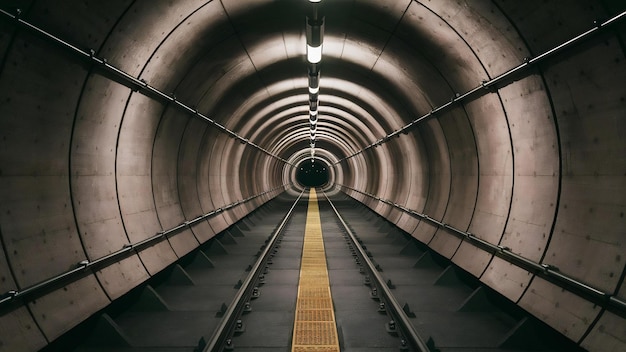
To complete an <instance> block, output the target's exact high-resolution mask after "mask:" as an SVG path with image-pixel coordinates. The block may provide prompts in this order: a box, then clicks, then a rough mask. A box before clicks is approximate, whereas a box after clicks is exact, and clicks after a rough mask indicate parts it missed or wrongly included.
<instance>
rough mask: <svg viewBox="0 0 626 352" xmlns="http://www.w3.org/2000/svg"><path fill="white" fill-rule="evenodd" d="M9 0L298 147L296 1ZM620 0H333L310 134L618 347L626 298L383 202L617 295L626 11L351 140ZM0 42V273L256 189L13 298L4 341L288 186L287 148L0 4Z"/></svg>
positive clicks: (115, 290)
mask: <svg viewBox="0 0 626 352" xmlns="http://www.w3.org/2000/svg"><path fill="white" fill-rule="evenodd" d="M19 6H20V7H21V8H22V9H23V15H22V17H23V18H24V19H25V20H27V21H29V22H31V23H33V24H35V25H37V26H39V27H41V28H42V29H45V30H46V31H48V32H50V33H53V34H54V35H56V36H58V37H60V38H63V39H64V40H67V41H68V42H69V43H72V44H73V45H76V46H77V47H79V48H82V49H85V50H88V49H89V48H94V50H95V55H96V56H98V57H102V58H106V59H107V61H108V62H109V63H110V64H112V65H114V66H115V67H118V68H119V69H121V70H123V71H125V72H127V73H128V74H130V75H132V76H134V77H137V78H140V79H144V80H145V81H146V82H148V84H149V85H150V86H152V87H156V88H158V89H159V90H161V91H162V92H165V93H167V94H170V93H174V94H175V95H176V99H178V100H180V101H182V102H185V103H186V104H189V105H191V106H194V107H196V108H197V109H198V111H199V112H201V113H203V114H205V115H206V116H209V117H211V118H212V119H214V120H215V121H216V122H218V123H219V124H221V125H223V126H225V127H226V128H228V129H230V130H232V131H235V132H236V133H238V134H239V135H240V136H242V137H244V138H246V139H249V140H250V141H251V142H254V143H256V144H257V145H259V146H260V147H262V148H264V149H265V150H268V151H270V152H271V153H273V154H275V155H277V156H279V157H280V158H283V159H285V160H290V161H297V160H299V158H300V157H301V156H302V155H303V154H302V153H301V152H302V151H303V150H306V148H307V147H308V139H307V138H308V137H307V136H308V102H307V100H308V97H307V94H306V85H307V82H306V63H305V61H304V58H303V56H304V43H305V40H304V28H303V27H304V20H303V18H304V15H305V14H306V13H307V6H309V4H308V3H307V2H306V1H304V0H303V1H302V2H270V1H267V2H264V1H255V2H254V3H247V2H242V1H236V0H232V1H206V0H202V1H200V0H189V1H177V2H175V3H170V2H168V1H140V0H136V1H130V0H129V1H120V2H115V3H109V2H98V1H89V2H79V1H63V2H61V1H59V2H55V3H54V4H52V3H50V2H44V1H20V2H19ZM624 7H625V6H624V5H620V4H619V2H618V1H616V2H609V1H606V2H603V1H596V2H592V1H576V2H572V1H550V2H544V1H532V2H523V4H522V3H520V2H510V1H496V2H488V1H465V2H457V1H410V0H405V1H374V0H368V1H335V2H332V3H331V2H330V1H329V2H328V4H327V5H326V12H325V15H326V29H325V30H326V33H325V42H324V61H323V64H322V65H323V66H322V79H321V84H320V85H321V93H320V120H319V123H318V124H319V126H318V142H317V146H318V148H319V149H320V152H319V154H318V156H319V157H320V158H322V159H323V160H325V162H328V163H329V165H331V166H332V172H331V174H332V175H333V176H332V178H331V180H333V182H334V186H337V187H338V188H340V189H342V190H343V191H345V192H346V193H347V194H348V195H350V196H352V197H354V198H355V199H357V200H359V201H361V202H363V203H364V204H365V205H367V206H369V207H371V208H372V209H374V210H375V211H376V212H378V213H379V214H381V215H382V216H384V217H386V218H387V219H389V220H390V221H391V222H393V223H395V224H397V225H398V226H399V227H400V228H402V229H404V230H405V231H407V232H408V233H410V234H412V235H413V236H414V237H415V238H417V239H418V240H420V241H422V242H424V243H426V244H428V246H430V247H431V248H432V249H433V250H435V251H437V252H438V253H439V254H441V255H443V256H445V257H448V258H450V259H451V260H452V261H453V262H454V263H455V264H457V265H458V266H459V267H461V268H462V269H464V270H466V271H468V272H469V273H471V274H473V275H475V276H476V277H478V278H479V279H480V280H481V281H482V282H484V283H485V284H487V285H488V286H490V287H491V288H493V289H494V290H496V291H498V292H500V293H502V294H503V295H504V296H506V297H508V298H509V299H510V300H512V301H514V302H516V303H517V304H518V305H520V306H521V307H522V308H524V309H526V310H528V311H529V312H530V313H532V314H534V315H535V316H537V317H538V318H539V319H541V320H543V321H545V322H546V323H547V324H549V325H551V326H553V327H554V328H555V329H557V330H559V331H560V332H562V333H563V334H564V335H566V336H568V337H569V338H570V339H572V340H574V341H577V342H580V343H581V345H582V346H583V347H586V348H588V349H591V350H611V349H613V350H620V349H621V348H623V347H624V344H625V343H624V340H625V338H624V334H625V333H624V326H625V320H624V318H623V317H620V316H619V315H617V314H615V313H613V312H611V311H608V310H603V309H602V308H601V307H599V306H597V305H595V304H594V303H592V302H589V301H587V300H585V299H583V298H581V297H580V296H577V295H575V294H573V293H571V292H569V291H567V290H563V289H561V288H560V287H558V286H556V285H554V284H552V283H550V282H549V281H546V280H544V279H542V278H540V277H538V276H534V275H533V274H532V273H530V272H528V271H526V270H524V269H521V268H520V267H517V266H515V265H513V264H510V263H509V262H506V261H504V260H503V259H501V258H499V257H497V256H493V255H492V254H490V253H488V252H485V251H483V250H482V249H479V248H478V247H476V246H474V245H473V244H471V243H470V242H468V241H465V240H462V239H461V238H459V237H457V236H454V235H453V234H451V233H450V232H449V231H447V230H446V229H442V228H439V227H436V226H434V225H432V224H431V223H429V222H427V221H421V220H420V218H418V217H415V216H411V215H410V214H408V213H406V212H403V211H402V210H401V209H399V208H397V207H394V206H392V205H391V204H393V203H395V204H397V205H399V206H402V207H406V208H409V209H412V210H415V211H417V212H420V213H424V214H427V215H428V216H430V217H431V218H434V219H437V220H440V221H441V222H443V223H446V224H449V225H451V226H453V227H455V228H458V229H461V230H463V231H469V232H471V233H473V234H475V235H476V236H477V237H479V238H481V239H483V240H485V241H488V242H490V243H492V244H497V245H501V246H503V247H509V248H510V249H511V251H512V252H514V253H517V254H520V255H522V256H524V257H526V258H528V259H530V260H533V261H536V262H541V263H546V264H550V265H554V266H555V267H557V268H559V270H560V271H561V272H563V273H565V274H567V275H569V276H571V277H574V278H576V279H579V280H580V281H582V282H584V283H587V284H589V285H590V286H592V287H595V288H597V289H600V290H602V291H605V292H608V293H610V294H613V295H615V296H616V297H618V298H620V299H622V300H624V299H626V288H624V285H625V284H624V275H625V271H624V268H625V265H624V260H625V258H626V255H625V252H624V245H625V243H624V241H625V240H626V238H624V233H625V232H624V230H625V229H626V220H624V212H625V209H624V208H625V206H626V189H625V188H626V182H625V179H624V178H625V176H626V159H625V158H624V155H626V142H625V139H624V138H623V137H622V136H621V133H622V132H623V131H625V130H626V128H625V127H626V126H625V125H626V122H625V120H624V119H623V116H624V115H625V112H626V101H625V99H626V86H625V85H624V83H623V82H626V61H625V57H624V56H625V55H624V44H623V35H624V33H625V28H626V27H625V25H624V24H623V21H622V23H620V24H618V25H616V26H613V27H611V28H610V29H609V30H606V31H603V32H602V33H599V34H595V35H594V36H593V37H592V38H591V39H589V40H587V41H585V42H584V43H581V44H579V45H578V46H576V47H575V48H572V49H569V50H568V51H567V52H565V53H564V54H562V55H559V56H557V57H556V58H553V59H551V60H548V61H547V62H546V63H544V64H541V65H539V66H533V67H531V68H529V69H527V71H525V72H524V73H522V74H520V76H519V77H516V79H515V80H514V81H512V82H511V83H509V84H506V85H504V86H503V87H501V88H499V89H496V90H492V91H485V92H484V93H482V94H480V95H479V96H478V97H476V98H472V99H468V100H466V101H463V103H462V104H457V105H455V107H453V108H451V109H447V110H445V111H444V112H442V113H438V114H437V117H436V118H435V119H429V120H427V121H424V122H421V123H419V124H416V126H415V127H414V128H411V129H409V130H407V132H406V133H403V134H400V135H399V137H397V138H392V139H390V140H389V141H386V142H385V143H382V144H381V145H379V146H377V147H375V148H369V149H367V150H365V151H364V152H362V153H358V154H356V155H354V156H353V157H349V158H347V159H344V158H345V157H347V156H350V155H352V154H354V153H357V152H358V151H359V150H361V149H362V148H365V147H366V146H368V145H370V144H372V143H374V142H376V141H377V140H379V139H380V138H383V137H385V136H386V135H388V134H390V133H392V132H394V131H397V130H399V129H400V128H402V127H403V126H405V125H407V124H408V123H409V122H411V121H412V120H414V119H416V118H417V117H418V116H422V115H424V114H425V113H427V112H428V111H430V110H431V109H433V108H435V107H437V106H440V105H442V104H444V103H446V102H448V101H450V99H451V97H453V96H455V94H456V93H463V92H466V91H469V90H471V89H473V88H475V87H476V86H479V85H480V83H481V82H482V81H484V80H488V79H490V78H493V77H496V76H498V75H499V74H501V73H503V72H506V71H507V70H509V69H510V68H512V67H515V66H516V65H518V64H520V63H521V62H523V60H524V58H525V57H533V56H537V55H538V54H541V53H543V52H545V51H546V50H549V49H551V48H552V47H554V46H556V45H559V44H560V43H562V42H564V41H566V40H569V39H571V38H573V37H574V36H576V35H578V34H580V33H582V32H584V31H586V30H588V29H589V28H591V27H592V26H593V21H594V20H596V19H606V18H608V17H610V16H612V15H615V14H617V13H619V12H621V11H624ZM3 10H5V11H8V12H13V8H3ZM0 53H2V71H1V72H0V92H2V94H1V96H2V101H1V102H0V131H1V134H2V140H1V141H0V143H1V145H2V148H1V150H0V160H2V163H1V166H0V170H1V171H0V178H1V179H2V182H1V186H0V206H1V207H2V209H1V210H2V211H1V213H0V231H1V233H0V235H1V239H2V246H3V250H4V251H3V253H2V255H0V278H1V279H0V291H1V292H7V291H9V290H16V289H17V290H19V289H23V288H25V287H28V286H30V285H33V284H35V283H37V282H40V281H42V280H45V279H47V278H49V277H51V276H54V275H56V274H59V273H62V272H65V271H67V270H69V269H71V268H74V267H76V265H77V263H79V262H80V261H82V260H84V259H88V260H94V259H97V258H100V257H103V256H106V255H107V254H110V253H113V252H115V251H118V250H120V249H121V248H123V247H124V245H128V244H131V243H137V242H139V241H142V240H145V239H147V238H149V237H151V236H153V235H154V234H155V233H158V232H160V231H163V230H167V229H170V228H173V227H176V226H178V225H179V224H181V223H182V222H184V221H187V220H190V219H194V218H196V217H197V216H199V215H202V214H205V213H207V212H210V211H212V210H215V209H218V208H223V207H225V206H227V205H229V204H232V203H236V202H238V201H241V200H243V199H246V198H248V197H252V196H255V195H260V196H259V197H256V198H253V199H251V200H249V201H247V202H243V203H239V204H236V205H234V206H232V207H230V208H228V209H227V210H225V211H223V212H221V213H219V214H218V215H216V216H212V217H209V218H208V220H207V221H200V222H197V223H195V224H194V225H193V226H191V227H190V228H188V229H185V230H183V231H181V232H180V233H178V234H176V235H175V236H171V237H169V239H168V240H165V241H161V242H159V243H157V244H154V245H152V246H149V247H147V248H145V249H143V250H141V251H139V252H138V253H137V254H134V255H131V256H127V257H126V258H125V259H123V260H120V261H118V262H116V263H114V264H112V265H108V266H106V267H104V268H102V269H101V270H99V271H96V272H94V273H93V274H89V275H84V276H83V277H81V278H80V279H79V280H76V281H73V282H71V283H69V284H67V285H66V286H64V287H62V288H59V289H57V290H53V291H50V292H47V293H46V294H44V295H40V296H38V297H37V298H36V299H33V300H29V301H27V302H25V304H24V305H14V306H12V307H11V309H9V310H7V311H6V312H2V316H1V317H0V332H1V334H0V337H1V338H2V341H1V342H2V343H1V344H0V350H2V349H5V350H11V348H13V347H15V346H20V347H23V348H24V349H37V348H41V347H42V346H44V345H45V344H46V343H47V342H48V341H52V340H54V339H55V338H56V337H58V336H59V335H60V334H62V333H63V332H65V331H67V330H68V329H70V328H71V327H73V326H75V325H76V324H78V323H79V322H81V321H82V320H84V319H86V318H87V317H88V316H90V315H91V314H93V313H94V312H96V311H98V310H99V309H101V308H103V307H105V306H106V305H107V304H108V303H109V302H110V301H111V300H114V299H116V298H118V297H120V296H121V295H123V294H124V293H126V292H128V291H129V290H130V289H132V288H133V287H136V286H137V285H139V284H141V283H142V282H144V281H145V280H147V279H148V278H149V277H150V276H151V275H154V274H155V273H157V272H158V271H159V270H161V269H163V268H165V267H166V266H167V265H169V264H171V263H172V262H173V261H175V260H176V259H177V258H178V257H180V256H183V255H185V254H186V253H188V252H189V251H191V250H193V249H194V248H196V247H197V246H199V244H201V243H203V242H205V241H206V240H208V239H210V238H211V237H212V236H213V235H214V234H215V233H218V232H220V231H222V230H224V229H225V228H227V227H228V226H229V225H230V224H232V223H234V222H235V221H237V220H238V219H240V218H242V217H243V216H245V215H246V214H248V213H249V212H251V211H253V210H254V209H255V208H257V207H258V206H260V205H261V204H263V203H265V202H266V201H268V200H270V199H272V198H273V197H275V196H276V195H278V194H279V193H281V192H282V191H283V190H285V189H288V190H290V191H295V190H296V189H297V187H296V186H295V185H289V183H291V182H293V177H294V176H293V175H294V173H293V172H292V171H291V170H292V168H291V167H290V166H289V165H288V164H285V163H284V162H283V161H281V160H279V159H277V158H275V157H273V156H270V155H268V154H266V153H263V152H261V151H260V150H258V149H256V148H254V147H252V146H250V145H248V144H243V143H240V141H238V140H237V139H235V138H232V136H229V135H228V134H226V133H224V132H222V131H221V130H220V129H218V128H216V127H215V126H213V125H211V124H210V123H207V122H206V121H203V120H201V119H198V118H195V117H193V116H192V114H189V113H186V112H183V111H181V110H180V109H176V108H175V107H173V106H172V104H164V103H163V102H162V101H160V100H158V99H154V98H153V97H150V96H148V95H145V94H141V92H134V91H133V90H132V89H131V88H129V87H127V86H124V85H122V84H120V83H118V82H116V81H115V79H111V77H109V76H108V75H107V74H105V73H103V72H102V71H101V70H100V69H99V68H98V67H96V66H94V65H92V64H89V63H86V61H84V60H82V59H80V58H78V57H77V56H76V55H73V54H71V53H70V52H68V51H67V50H63V49H60V48H59V47H58V46H56V45H54V44H51V43H50V42H49V41H46V40H43V39H42V38H41V36H39V35H36V34H33V33H32V32H31V31H27V30H24V29H22V28H21V27H19V26H16V25H15V23H11V21H7V20H5V19H3V20H1V21H0ZM294 136H302V137H294ZM264 192H269V193H264ZM368 194H373V195H376V197H378V198H380V199H383V200H387V201H388V202H382V201H380V200H378V199H376V198H373V197H370V196H368Z"/></svg>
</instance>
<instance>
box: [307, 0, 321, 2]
mask: <svg viewBox="0 0 626 352" xmlns="http://www.w3.org/2000/svg"><path fill="white" fill-rule="evenodd" d="M309 1H310V2H320V1H322V0H309Z"/></svg>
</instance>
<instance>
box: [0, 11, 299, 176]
mask: <svg viewBox="0 0 626 352" xmlns="http://www.w3.org/2000/svg"><path fill="white" fill-rule="evenodd" d="M20 15H21V11H20V10H19V9H18V10H17V13H16V14H15V15H13V14H11V13H9V12H8V11H5V10H3V9H0V18H4V19H8V20H9V22H11V23H16V24H17V25H18V26H19V27H21V28H24V29H27V30H29V31H31V32H33V33H35V34H37V35H39V36H40V37H41V38H43V39H45V40H48V41H49V42H52V43H54V44H56V45H59V46H60V47H62V48H64V49H66V50H68V51H69V52H71V53H72V54H74V55H75V56H76V57H77V58H79V59H81V60H85V61H87V62H90V63H92V64H94V67H96V68H97V69H98V70H100V71H102V72H104V73H106V74H107V75H103V76H104V77H106V78H108V79H110V80H112V81H114V82H117V83H119V84H121V85H123V86H126V87H128V88H130V89H131V90H133V91H134V92H140V93H141V94H143V95H145V96H147V97H149V98H152V99H154V100H157V101H159V102H161V103H164V104H166V105H167V104H171V105H173V106H175V107H176V108H178V109H179V110H181V111H183V112H186V113H189V114H191V115H193V116H195V117H197V118H199V119H201V120H202V121H204V122H207V123H208V124H209V125H211V126H214V127H216V128H217V129H218V130H220V131H221V132H223V133H226V134H228V135H229V136H230V137H232V138H235V139H237V140H239V141H240V142H241V143H243V144H246V145H249V146H251V147H253V148H255V149H257V150H259V151H261V152H263V153H265V154H267V155H269V156H271V157H273V158H275V159H277V160H279V161H281V162H282V163H284V164H286V165H290V166H292V167H295V165H293V164H291V163H290V162H289V161H287V160H285V159H283V158H281V157H280V156H278V155H276V154H274V153H272V152H270V151H268V150H266V149H265V148H263V147H261V146H259V145H258V144H256V143H254V142H251V141H250V140H248V139H247V138H244V137H242V136H240V135H239V134H237V132H234V131H232V130H230V129H228V128H226V127H225V126H223V125H221V124H220V123H219V122H217V121H215V120H213V119H211V118H209V117H208V116H206V115H204V114H202V113H201V112H199V111H198V109H196V108H194V107H192V106H191V105H187V104H185V103H183V102H181V101H179V100H178V99H176V95H174V94H173V93H172V94H168V93H165V92H163V91H161V90H159V89H158V88H156V87H153V86H151V85H150V84H148V82H146V80H144V79H141V78H137V77H135V76H133V75H131V74H129V73H127V72H125V71H123V70H122V69H120V68H118V67H116V66H113V65H112V64H110V63H108V62H107V60H106V59H105V58H99V57H97V56H96V52H95V50H94V49H89V50H88V51H87V50H84V49H81V48H79V47H78V46H76V45H74V44H72V43H70V42H68V41H66V40H63V39H61V38H59V37H57V36H55V35H54V34H52V33H50V32H47V31H46V30H44V29H42V28H40V27H37V26H36V25H34V24H33V23H30V22H28V21H26V20H24V19H22V18H20Z"/></svg>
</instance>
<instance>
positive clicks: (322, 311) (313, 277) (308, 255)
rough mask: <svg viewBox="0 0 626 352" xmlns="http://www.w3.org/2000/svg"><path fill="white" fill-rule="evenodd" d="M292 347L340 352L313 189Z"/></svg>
mask: <svg viewBox="0 0 626 352" xmlns="http://www.w3.org/2000/svg"><path fill="white" fill-rule="evenodd" d="M291 346H292V347H291V351H292V352H305V351H315V352H339V340H338V339H337V326H336V324H335V312H334V310H333V300H332V296H331V294H330V281H329V280H328V267H327V266H326V252H325V251H324V239H323V238H322V224H321V221H320V212H319V207H318V204H317V194H316V193H315V190H314V189H311V192H310V194H309V208H308V212H307V217H306V227H305V232H304V245H303V247H302V262H301V264H300V281H299V285H298V300H297V302H296V319H295V322H294V328H293V340H292V342H291Z"/></svg>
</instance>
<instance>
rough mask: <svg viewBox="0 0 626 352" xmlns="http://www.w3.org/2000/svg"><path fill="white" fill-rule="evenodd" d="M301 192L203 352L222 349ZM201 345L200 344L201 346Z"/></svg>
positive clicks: (215, 351)
mask: <svg viewBox="0 0 626 352" xmlns="http://www.w3.org/2000/svg"><path fill="white" fill-rule="evenodd" d="M302 194H304V190H302V192H300V195H299V196H298V198H297V199H296V201H295V202H294V203H293V205H292V206H291V208H290V209H289V211H288V212H287V214H285V216H284V217H283V220H282V221H281V223H280V224H279V225H278V227H277V228H276V229H275V230H274V234H273V235H272V236H271V239H270V240H269V241H268V242H267V244H266V245H265V248H264V249H263V251H262V252H261V254H260V255H259V259H257V261H256V262H255V263H254V265H253V266H252V268H251V269H250V273H249V274H248V276H247V277H246V279H245V280H244V281H243V282H242V284H241V287H240V288H239V290H238V291H237V294H236V295H235V297H234V298H233V300H232V302H231V303H230V304H229V305H228V308H227V309H226V311H225V312H224V316H223V317H222V320H221V321H220V323H219V325H218V326H217V328H216V329H215V330H214V331H213V334H212V335H211V337H210V339H209V340H208V341H207V342H206V345H204V347H203V348H202V351H203V352H218V351H222V348H223V347H224V344H225V343H226V340H227V339H228V338H229V337H230V335H231V334H232V332H233V331H232V330H233V328H234V325H235V322H236V320H237V318H238V317H239V316H240V315H241V313H242V312H243V308H244V305H245V303H246V302H247V301H248V299H249V297H250V296H251V293H252V290H253V288H254V284H255V283H256V281H257V280H258V278H259V275H260V274H261V270H262V268H264V267H265V264H266V262H267V260H268V257H269V254H270V251H271V250H272V249H273V248H274V247H275V245H276V240H277V239H278V237H279V236H280V235H281V234H282V232H283V230H284V228H285V225H287V222H288V221H289V220H290V219H291V215H292V213H293V210H294V209H295V207H296V205H297V204H298V202H299V201H300V199H301V198H302ZM201 347H202V346H201Z"/></svg>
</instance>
